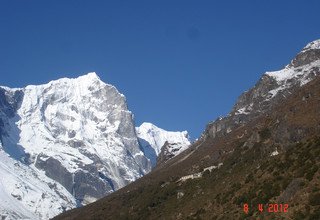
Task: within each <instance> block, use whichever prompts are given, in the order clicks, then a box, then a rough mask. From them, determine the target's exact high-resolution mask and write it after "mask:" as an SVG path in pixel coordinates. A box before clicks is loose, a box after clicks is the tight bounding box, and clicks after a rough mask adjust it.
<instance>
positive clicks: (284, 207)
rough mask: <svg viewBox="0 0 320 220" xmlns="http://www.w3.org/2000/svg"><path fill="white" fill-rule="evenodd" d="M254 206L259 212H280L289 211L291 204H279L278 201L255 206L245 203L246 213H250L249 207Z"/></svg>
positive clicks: (244, 209)
mask: <svg viewBox="0 0 320 220" xmlns="http://www.w3.org/2000/svg"><path fill="white" fill-rule="evenodd" d="M250 208H253V209H254V210H258V211H259V212H269V213H271V212H273V213H278V212H288V209H289V205H288V204H286V203H285V204H282V203H280V204H277V203H270V204H258V205H257V206H255V207H249V205H248V203H245V204H243V211H244V213H246V214H248V213H249V211H250V210H249V209H250Z"/></svg>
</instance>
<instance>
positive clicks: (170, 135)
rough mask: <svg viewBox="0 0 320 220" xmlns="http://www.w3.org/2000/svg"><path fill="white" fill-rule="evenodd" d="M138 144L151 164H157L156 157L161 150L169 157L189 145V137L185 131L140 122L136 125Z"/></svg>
mask: <svg viewBox="0 0 320 220" xmlns="http://www.w3.org/2000/svg"><path fill="white" fill-rule="evenodd" d="M136 132H137V135H138V139H139V143H140V146H141V147H142V150H143V152H144V154H145V155H146V157H147V158H149V159H150V161H151V163H152V166H155V165H156V164H157V158H158V156H159V154H160V153H161V151H163V154H165V155H167V159H170V158H172V157H174V156H176V155H178V154H179V153H181V152H182V151H184V150H185V149H187V148H188V146H189V145H190V138H189V135H188V132H187V131H182V132H174V131H166V130H163V129H161V128H158V127H157V126H155V125H153V124H151V123H147V122H145V123H142V124H141V125H140V126H139V127H136Z"/></svg>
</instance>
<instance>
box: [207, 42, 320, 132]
mask: <svg viewBox="0 0 320 220" xmlns="http://www.w3.org/2000/svg"><path fill="white" fill-rule="evenodd" d="M319 74H320V40H317V41H313V42H311V43H309V44H308V45H307V46H306V47H304V48H303V50H302V51H301V52H300V53H299V54H298V55H297V56H296V57H295V58H294V59H293V60H292V61H291V63H290V64H289V65H287V66H286V67H285V68H284V69H282V70H279V71H274V72H266V73H265V74H263V76H262V77H261V79H260V80H259V81H258V82H257V83H256V85H255V86H254V87H253V88H251V89H250V90H248V91H246V92H244V93H243V94H242V95H241V96H240V97H239V98H238V100H237V102H236V104H235V105H234V107H233V109H232V111H231V112H230V113H229V115H227V116H226V117H223V118H219V119H217V120H215V121H213V122H211V123H209V124H208V125H207V128H206V130H205V132H204V134H203V137H206V136H210V137H213V138H214V137H216V136H224V135H226V134H228V133H230V132H231V131H232V130H234V129H235V128H237V127H239V126H242V125H243V124H245V123H247V122H248V121H250V120H253V119H254V118H257V117H258V116H261V115H263V114H266V113H267V112H268V111H270V109H271V108H272V107H273V106H275V105H277V104H279V103H281V102H282V101H284V100H285V99H286V98H287V97H288V96H289V95H290V94H292V93H294V91H295V90H297V88H300V87H301V86H303V85H305V84H306V83H308V82H310V81H311V80H313V79H315V77H316V76H318V75H319Z"/></svg>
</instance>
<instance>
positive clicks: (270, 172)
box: [56, 40, 320, 219]
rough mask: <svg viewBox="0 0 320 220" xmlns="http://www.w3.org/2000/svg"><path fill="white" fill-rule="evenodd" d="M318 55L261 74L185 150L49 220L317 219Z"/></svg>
mask: <svg viewBox="0 0 320 220" xmlns="http://www.w3.org/2000/svg"><path fill="white" fill-rule="evenodd" d="M319 51H320V41H319V40H318V41H314V42H312V43H310V44H308V45H307V46H306V47H305V48H304V49H303V50H302V52H301V53H299V54H298V55H297V56H296V57H295V58H294V60H293V61H292V62H291V64H289V65H288V66H286V67H285V68H284V69H283V70H280V71H275V72H267V73H266V74H264V75H263V76H262V78H261V79H260V80H259V81H258V82H257V84H256V85H255V86H254V87H253V88H252V89H250V90H249V91H247V92H245V93H244V94H242V95H241V96H240V97H239V99H238V101H237V103H236V104H235V106H234V108H233V109H232V111H231V112H230V114H229V115H228V116H226V117H224V118H219V119H217V120H216V121H214V122H211V123H209V124H208V125H207V127H206V130H205V131H204V133H203V134H202V136H201V138H199V140H198V141H196V142H195V143H194V144H193V145H192V146H191V147H190V148H188V149H187V150H186V151H184V152H182V153H181V154H179V155H178V156H176V157H174V158H173V159H171V160H169V161H167V162H166V163H165V164H164V165H162V166H159V167H157V168H156V169H155V170H153V171H152V172H151V173H149V174H148V175H146V176H144V177H143V178H141V179H139V180H137V181H136V182H134V183H132V184H130V185H128V186H126V187H124V188H123V189H121V190H119V191H117V192H115V193H113V194H111V195H109V196H108V197H105V198H103V199H101V200H98V201H97V202H95V203H93V204H90V205H88V206H86V207H84V208H81V209H75V210H71V211H69V212H66V213H64V214H62V215H60V216H58V217H57V218H56V219H79V218H80V217H81V219H242V218H245V217H248V219H256V218H262V219H281V218H285V219H293V218H299V219H319V218H320V212H319V210H320V208H319V205H320V203H319V201H320V171H319V166H320V135H319V134H320V114H319V109H320V86H319V85H320V76H319V75H320V71H319V68H320V53H319ZM244 204H248V208H249V210H248V212H247V213H246V212H244V211H243V206H244ZM259 204H262V205H263V209H260V210H259V209H258V207H259V206H258V205H259ZM267 204H278V205H279V206H280V204H282V206H283V207H284V206H288V208H287V209H286V210H284V209H283V208H282V209H281V210H280V211H279V210H277V212H275V211H272V210H271V209H272V208H270V207H269V206H268V205H267ZM271 211H272V212H271Z"/></svg>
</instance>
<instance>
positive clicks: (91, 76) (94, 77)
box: [77, 72, 101, 81]
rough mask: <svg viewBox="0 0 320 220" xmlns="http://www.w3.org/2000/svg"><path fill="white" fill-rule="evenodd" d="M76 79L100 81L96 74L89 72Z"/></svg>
mask: <svg viewBox="0 0 320 220" xmlns="http://www.w3.org/2000/svg"><path fill="white" fill-rule="evenodd" d="M77 79H85V80H100V81H101V79H100V77H99V76H98V75H97V73H96V72H89V73H87V74H84V75H82V76H79V77H78V78H77Z"/></svg>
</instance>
